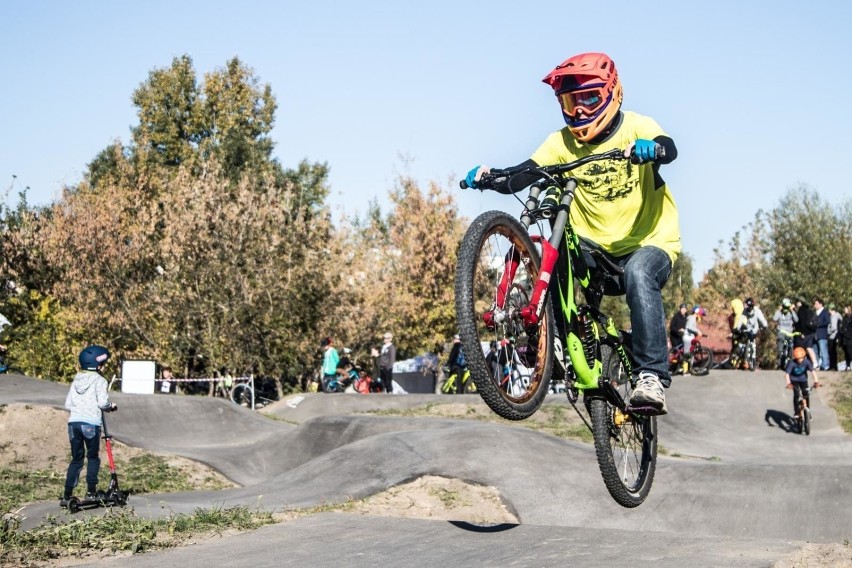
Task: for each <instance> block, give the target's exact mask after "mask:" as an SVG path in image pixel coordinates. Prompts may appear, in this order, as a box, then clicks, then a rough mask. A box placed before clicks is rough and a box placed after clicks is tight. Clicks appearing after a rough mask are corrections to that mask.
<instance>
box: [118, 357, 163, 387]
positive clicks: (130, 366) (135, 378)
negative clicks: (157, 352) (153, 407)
mask: <svg viewBox="0 0 852 568" xmlns="http://www.w3.org/2000/svg"><path fill="white" fill-rule="evenodd" d="M156 377H157V363H156V361H122V362H121V392H127V393H133V394H154V380H155V379H156Z"/></svg>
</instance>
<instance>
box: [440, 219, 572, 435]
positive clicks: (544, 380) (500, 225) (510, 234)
mask: <svg viewBox="0 0 852 568" xmlns="http://www.w3.org/2000/svg"><path fill="white" fill-rule="evenodd" d="M540 266H541V260H540V254H539V252H538V250H537V249H536V248H535V246H534V245H533V243H532V240H531V239H530V237H529V235H528V234H527V231H526V229H524V227H523V226H522V225H521V224H520V223H519V222H518V221H517V220H515V219H514V218H512V217H510V216H509V215H507V214H506V213H503V212H502V211H489V212H487V213H483V214H482V215H480V216H479V217H477V218H476V219H474V221H473V223H471V225H470V227H469V228H468V230H467V233H465V236H464V239H463V240H462V243H461V247H460V248H459V258H458V266H457V270H456V290H455V292H456V318H457V320H458V326H459V333H460V335H461V338H462V345H463V347H464V352H465V357H467V358H468V366H469V368H470V372H471V377H472V378H473V381H474V383H476V390H477V392H479V394H480V396H481V397H482V399H483V400H484V401H485V403H486V404H487V405H488V406H489V407H490V408H491V410H493V411H494V412H496V413H497V414H499V415H500V416H502V417H503V418H506V419H508V420H523V419H525V418H528V417H529V416H531V415H532V414H533V413H534V412H535V411H536V410H538V408H539V407H540V406H541V404H542V402H544V399H545V397H546V396H547V390H548V387H549V386H550V375H551V372H552V370H553V352H554V351H553V350H554V347H553V345H554V335H555V326H554V320H553V307H552V305H551V302H550V301H548V298H547V297H544V298H542V300H543V303H542V306H543V308H542V313H541V316H540V318H539V321H538V323H537V324H535V325H531V326H528V325H526V324H525V323H524V320H523V319H522V318H521V315H520V311H521V309H522V308H524V307H526V306H527V305H528V304H529V302H530V298H531V297H532V291H533V287H534V286H535V283H536V281H537V280H538V276H539V269H540ZM508 337H514V339H515V350H516V353H517V354H518V356H519V358H520V362H521V364H520V366H521V367H523V368H522V369H520V371H521V372H522V374H525V375H529V378H530V380H529V383H528V384H526V385H524V388H523V389H520V390H519V391H515V392H509V391H507V390H506V389H503V388H501V387H500V384H499V382H498V381H499V377H494V376H493V375H492V373H490V372H489V369H488V365H487V364H486V362H485V354H484V351H485V350H487V349H488V345H489V343H490V342H491V341H497V342H499V341H501V340H503V339H505V338H508ZM483 346H485V347H484V348H483Z"/></svg>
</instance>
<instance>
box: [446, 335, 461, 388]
mask: <svg viewBox="0 0 852 568" xmlns="http://www.w3.org/2000/svg"><path fill="white" fill-rule="evenodd" d="M461 354H462V344H461V336H460V335H459V334H455V335H454V336H453V346H452V347H450V355H449V357H447V367H449V369H450V372H449V374H448V375H447V376H448V377H451V376H452V375H453V374H454V373H455V375H456V380H457V381H458V382H461V378H462V375H463V369H462V356H461Z"/></svg>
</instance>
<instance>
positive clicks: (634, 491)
mask: <svg viewBox="0 0 852 568" xmlns="http://www.w3.org/2000/svg"><path fill="white" fill-rule="evenodd" d="M601 361H602V362H603V369H604V372H605V373H607V374H606V375H605V376H604V378H603V379H602V380H609V381H611V382H612V385H613V386H614V387H615V388H616V389H617V390H618V391H619V393H620V394H621V396H622V397H623V398H624V399H625V400H627V399H628V398H629V397H630V392H631V391H632V383H631V382H630V380H629V378H628V377H626V375H625V373H624V372H623V369H622V366H621V362H620V359H619V358H618V355H617V354H616V353H615V351H614V350H613V349H612V348H611V347H610V346H608V345H602V346H601ZM588 408H589V414H590V415H591V420H592V434H593V435H594V440H595V454H596V455H597V459H598V467H599V468H600V471H601V476H603V480H604V485H606V488H607V490H608V491H609V493H610V495H612V498H613V499H615V501H616V502H617V503H618V504H619V505H622V506H623V507H628V508H633V507H638V506H639V505H641V504H642V502H643V501H644V500H645V498H646V497H647V496H648V493H649V492H650V491H651V485H652V484H653V482H654V472H655V470H656V465H657V419H656V417H655V416H635V415H625V414H623V413H622V412H621V410H619V409H618V408H617V407H616V406H613V405H612V404H610V403H609V402H608V401H607V400H606V399H605V398H603V397H602V396H594V397H593V398H591V399H590V400H589V401H588Z"/></svg>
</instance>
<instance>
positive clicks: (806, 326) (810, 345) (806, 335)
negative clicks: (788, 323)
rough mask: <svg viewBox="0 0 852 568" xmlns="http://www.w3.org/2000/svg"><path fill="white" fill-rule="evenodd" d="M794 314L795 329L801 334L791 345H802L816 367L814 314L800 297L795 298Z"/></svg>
mask: <svg viewBox="0 0 852 568" xmlns="http://www.w3.org/2000/svg"><path fill="white" fill-rule="evenodd" d="M796 316H797V317H798V318H799V321H798V323H797V325H796V331H798V332H799V333H800V334H801V335H799V336H797V337H796V338H795V339H794V340H793V345H795V346H796V347H804V349H805V351H807V354H808V359H810V360H811V363H812V364H813V366H814V368H816V367H817V359H816V353H815V352H814V343H815V341H816V315H815V314H814V311H813V310H812V309H811V308H810V307H809V306H808V305H807V304H806V303H805V301H804V300H803V299H802V298H796Z"/></svg>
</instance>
